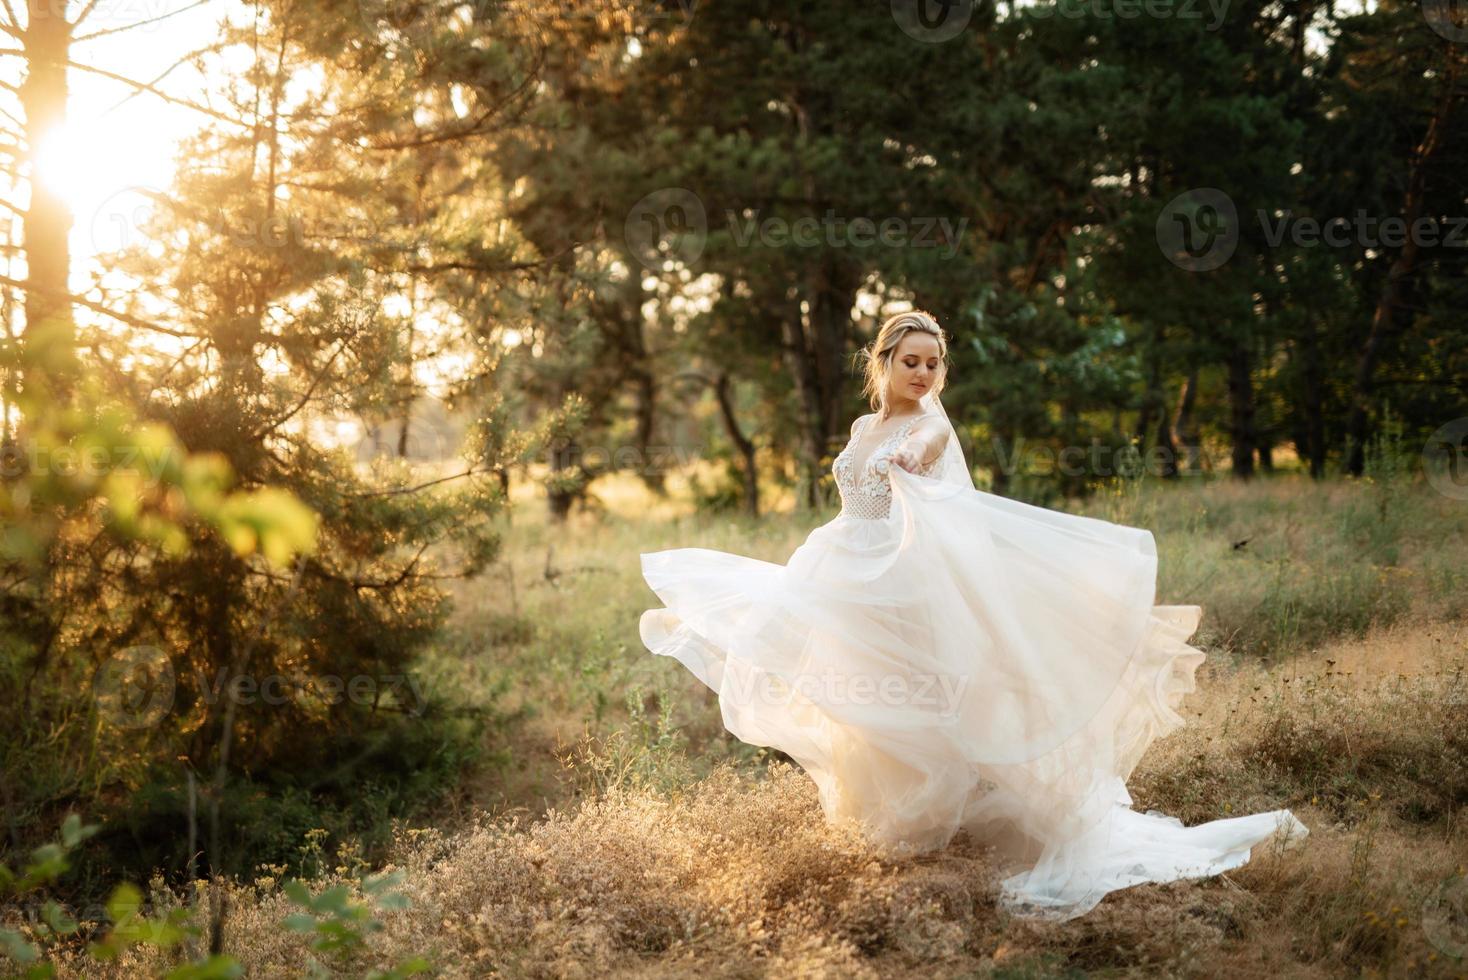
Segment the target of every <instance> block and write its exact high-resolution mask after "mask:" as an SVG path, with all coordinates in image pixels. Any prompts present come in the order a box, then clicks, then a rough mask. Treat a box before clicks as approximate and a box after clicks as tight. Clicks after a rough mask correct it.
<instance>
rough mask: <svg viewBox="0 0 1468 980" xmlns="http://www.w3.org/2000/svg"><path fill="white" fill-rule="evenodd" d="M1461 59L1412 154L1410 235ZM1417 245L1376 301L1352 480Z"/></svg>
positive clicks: (1355, 400)
mask: <svg viewBox="0 0 1468 980" xmlns="http://www.w3.org/2000/svg"><path fill="white" fill-rule="evenodd" d="M1457 76H1458V58H1457V57H1456V55H1455V54H1454V53H1453V52H1451V51H1449V52H1448V56H1447V66H1446V71H1445V72H1444V75H1443V94H1442V98H1441V99H1440V100H1439V101H1438V105H1437V110H1436V111H1435V112H1434V113H1433V116H1432V119H1431V121H1430V122H1429V123H1428V124H1427V133H1426V135H1425V136H1423V138H1422V142H1421V143H1420V144H1419V145H1418V146H1417V148H1416V149H1415V150H1414V151H1413V152H1412V159H1411V161H1410V162H1409V163H1408V173H1407V191H1406V194H1405V195H1404V196H1403V198H1402V221H1403V223H1404V224H1405V226H1406V227H1407V228H1408V229H1409V230H1410V229H1411V228H1412V227H1413V225H1415V224H1416V222H1417V220H1418V219H1419V218H1421V217H1422V212H1423V208H1424V206H1425V199H1426V183H1427V166H1428V164H1429V163H1430V162H1431V160H1432V157H1433V155H1434V154H1435V153H1436V152H1437V150H1438V147H1439V146H1441V145H1442V132H1443V128H1444V127H1445V126H1446V125H1447V120H1448V116H1449V114H1450V113H1451V112H1452V110H1453V103H1454V101H1455V100H1456V98H1457V93H1456V91H1455V90H1456V87H1457V81H1458V78H1457ZM1417 258H1418V242H1417V238H1416V236H1415V235H1412V234H1410V233H1409V234H1408V235H1407V236H1406V240H1405V241H1404V242H1403V243H1402V250H1401V251H1400V252H1398V253H1397V257H1396V258H1395V259H1394V260H1393V261H1392V264H1391V268H1390V269H1389V270H1388V271H1387V276H1386V284H1385V285H1384V286H1382V290H1381V295H1380V297H1378V299H1377V303H1376V311H1375V313H1374V314H1373V315H1372V317H1371V332H1370V333H1369V334H1367V336H1366V343H1365V344H1364V345H1362V347H1361V353H1360V356H1359V357H1358V358H1357V360H1356V377H1355V386H1354V390H1353V392H1352V396H1353V397H1352V405H1351V415H1350V419H1349V420H1348V422H1347V424H1346V439H1347V444H1348V453H1349V456H1348V459H1347V463H1346V468H1347V469H1348V470H1349V472H1350V473H1351V475H1352V476H1360V475H1361V472H1362V471H1363V470H1364V469H1365V468H1366V438H1367V434H1368V433H1367V429H1368V424H1369V421H1370V415H1371V407H1372V405H1371V402H1372V390H1373V388H1374V382H1375V377H1376V364H1377V361H1379V360H1380V359H1381V354H1382V350H1383V348H1384V346H1385V344H1386V343H1387V341H1388V340H1389V339H1390V338H1391V337H1392V336H1393V335H1394V334H1395V333H1396V332H1397V330H1398V329H1399V327H1400V326H1401V324H1400V322H1399V321H1400V320H1401V319H1402V317H1403V316H1410V312H1409V311H1407V310H1406V309H1404V306H1405V303H1404V298H1405V297H1404V294H1405V290H1406V287H1407V281H1408V279H1410V278H1411V276H1412V274H1413V272H1414V271H1415V270H1416V267H1417Z"/></svg>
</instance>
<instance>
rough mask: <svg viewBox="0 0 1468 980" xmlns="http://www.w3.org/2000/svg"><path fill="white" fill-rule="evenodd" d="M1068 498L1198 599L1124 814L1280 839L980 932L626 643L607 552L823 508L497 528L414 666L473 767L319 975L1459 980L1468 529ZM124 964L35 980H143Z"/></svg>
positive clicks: (409, 834)
mask: <svg viewBox="0 0 1468 980" xmlns="http://www.w3.org/2000/svg"><path fill="white" fill-rule="evenodd" d="M1086 510H1087V512H1089V513H1093V514H1098V515H1099V516H1105V517H1108V518H1109V519H1113V520H1121V521H1124V522H1126V523H1131V524H1137V525H1141V526H1146V527H1150V528H1153V529H1154V530H1155V532H1156V534H1157V538H1158V543H1159V546H1160V549H1161V553H1162V562H1161V571H1162V580H1161V582H1160V584H1159V594H1158V601H1159V602H1163V603H1167V602H1197V603H1199V604H1201V605H1203V606H1204V608H1205V620H1204V626H1203V629H1202V630H1201V631H1200V635H1199V637H1197V638H1195V642H1197V643H1199V645H1201V646H1203V647H1205V648H1206V649H1207V651H1208V653H1209V659H1208V661H1207V662H1206V663H1205V664H1204V665H1203V666H1202V667H1201V668H1200V670H1199V673H1198V690H1197V692H1196V693H1195V694H1193V695H1191V696H1190V697H1189V698H1188V700H1187V701H1185V702H1184V706H1183V710H1184V713H1185V714H1186V715H1187V716H1188V720H1189V724H1188V725H1187V726H1185V727H1184V728H1182V729H1181V730H1179V731H1177V732H1175V733H1174V734H1173V735H1172V736H1170V737H1168V738H1166V739H1164V740H1162V741H1160V742H1158V743H1157V744H1156V745H1154V746H1153V747H1152V749H1151V750H1150V751H1149V752H1148V754H1147V755H1146V756H1145V757H1144V759H1143V760H1142V763H1141V765H1140V767H1139V768H1138V770H1137V772H1136V774H1135V775H1134V776H1133V778H1132V780H1131V789H1132V794H1133V797H1134V798H1135V801H1136V806H1137V808H1138V809H1147V808H1156V809H1160V810H1163V811H1165V812H1168V813H1173V814H1176V815H1178V816H1179V817H1180V818H1181V819H1182V820H1183V821H1184V822H1185V823H1188V824H1193V823H1197V822H1200V821H1204V820H1210V819H1215V818H1219V817H1226V816H1230V815H1237V814H1242V813H1250V812H1258V811H1261V810H1269V809H1275V808H1278V807H1289V808H1291V809H1293V810H1294V812H1295V813H1296V815H1297V816H1299V817H1300V819H1301V820H1303V821H1304V822H1305V824H1306V825H1307V826H1308V827H1309V828H1310V830H1311V836H1310V837H1309V838H1308V839H1307V841H1306V842H1305V844H1304V846H1303V847H1300V848H1298V849H1292V850H1288V851H1285V852H1282V853H1266V851H1267V850H1268V848H1267V847H1261V848H1259V849H1256V852H1255V854H1254V860H1253V861H1252V862H1251V863H1250V864H1248V865H1246V866H1245V867H1243V868H1240V869H1238V870H1236V871H1232V872H1229V873H1227V874H1224V875H1220V876H1217V877H1215V878H1212V879H1207V880H1204V881H1198V882H1177V883H1172V884H1168V885H1144V886H1139V887H1135V888H1130V889H1125V890H1123V891H1121V892H1118V893H1114V894H1112V895H1111V896H1108V897H1107V898H1106V900H1105V901H1103V902H1102V903H1101V905H1100V906H1098V907H1097V908H1096V909H1095V910H1094V911H1093V912H1091V913H1090V914H1088V915H1086V916H1084V917H1082V918H1081V919H1078V920H1075V921H1072V922H1069V923H1063V924H1059V925H1047V924H1036V923H1026V922H1017V921H1011V920H1007V919H1006V918H1005V917H1004V916H1003V915H1002V914H1001V913H999V912H998V911H997V910H996V909H995V906H994V901H993V894H994V881H993V870H992V868H991V866H990V865H989V863H988V862H987V860H986V856H985V853H984V849H983V847H982V846H981V845H980V844H979V843H977V842H975V841H972V840H970V839H968V838H967V837H965V836H962V835H961V836H960V837H959V838H958V839H957V840H956V841H955V842H954V843H953V845H952V846H950V847H949V848H947V849H946V850H944V851H943V852H941V853H938V854H930V855H926V856H923V857H920V858H901V857H899V856H896V855H892V854H883V853H879V852H878V851H876V850H875V849H873V848H872V847H871V846H870V845H868V844H867V843H866V842H864V841H863V840H862V839H861V838H860V837H859V835H857V834H856V833H855V832H854V831H852V830H850V829H849V828H840V827H832V826H828V825H827V824H826V823H825V822H824V821H823V820H822V818H821V812H820V809H819V806H818V804H817V800H816V794H815V789H814V786H813V784H812V783H811V782H810V780H809V779H808V778H807V777H805V776H804V774H803V773H801V772H800V771H799V770H798V769H795V768H792V767H790V766H788V765H786V764H783V763H781V762H779V761H775V760H773V759H771V758H770V757H769V756H768V754H766V753H764V752H759V751H755V750H754V749H752V748H751V747H748V746H743V745H741V744H739V743H737V742H736V741H734V740H733V739H732V738H730V737H729V736H728V735H727V734H726V733H724V732H723V730H722V726H721V725H720V723H719V714H718V709H717V705H716V704H715V702H714V701H713V699H712V695H711V694H710V693H709V692H707V691H705V690H704V689H703V688H702V687H701V685H699V684H698V683H697V681H696V680H694V679H693V678H691V677H689V676H687V674H686V672H684V671H682V670H680V669H679V668H678V665H676V664H673V663H669V662H665V661H663V660H662V659H661V658H653V657H651V656H649V655H648V654H647V653H646V651H644V650H642V649H641V647H640V645H639V644H638V642H637V635H636V620H637V616H638V614H639V613H640V612H641V610H642V609H643V608H645V607H646V606H647V605H649V604H650V600H651V598H652V597H651V596H650V593H648V592H647V590H646V587H645V586H644V585H643V583H642V581H641V579H640V576H639V575H638V563H637V556H638V554H639V553H640V552H643V551H651V550H656V549H659V548H664V547H680V546H699V547H711V548H719V549H722V550H727V551H735V552H739V553H743V554H749V555H754V556H756V557H762V558H767V559H769V560H774V561H783V560H784V559H785V558H786V557H787V556H788V555H789V553H790V551H791V550H793V548H794V547H795V546H796V545H797V544H799V543H800V541H801V540H803V539H804V537H805V535H806V534H807V533H808V531H809V529H810V528H811V527H812V526H814V525H815V524H817V523H820V522H822V521H823V520H824V519H825V516H824V515H811V516H807V517H800V518H778V519H775V518H772V519H769V520H765V521H761V522H755V523H751V522H748V521H746V520H744V519H742V518H738V517H733V518H722V517H716V518H715V517H696V516H689V515H686V514H681V513H679V512H678V511H677V510H676V509H674V510H669V511H668V512H667V513H665V514H664V515H663V517H662V519H660V520H658V521H649V520H647V519H645V517H644V516H642V515H640V514H634V513H632V512H631V511H625V510H620V509H619V508H618V507H616V506H609V507H608V509H607V511H606V513H604V514H603V515H601V516H600V517H599V518H597V519H590V518H588V517H585V516H578V517H577V518H576V519H574V520H573V521H572V522H571V523H570V524H568V525H567V526H565V527H560V528H553V527H548V526H546V525H545V524H544V523H543V522H539V521H535V520H525V519H524V518H523V516H522V515H523V513H524V512H522V515H517V517H516V523H515V525H514V527H513V529H512V531H511V538H510V540H511V548H510V551H509V553H508V554H507V556H506V563H505V565H504V566H503V568H502V569H501V576H502V578H501V580H500V581H499V582H495V581H487V582H480V583H471V584H469V585H468V586H467V587H466V588H465V589H464V590H463V591H462V592H461V594H460V596H459V616H458V625H459V630H460V634H461V636H462V637H463V640H462V642H461V643H460V644H459V645H458V646H456V647H455V648H453V649H445V650H444V651H441V656H440V657H439V658H438V659H437V660H436V661H435V662H434V667H433V669H434V670H436V671H438V672H439V673H440V674H441V675H443V678H444V679H448V680H451V681H452V682H453V683H455V684H457V685H459V687H460V688H461V689H463V690H465V691H466V692H471V693H472V692H474V691H495V692H497V693H496V696H497V697H499V698H500V699H501V700H502V701H503V704H504V706H505V708H506V710H507V711H508V712H509V715H510V717H513V718H514V719H516V721H515V724H514V725H513V726H512V727H511V728H510V729H508V730H506V731H503V732H500V733H498V734H497V735H496V736H495V737H496V738H498V739H500V740H502V741H501V742H500V743H499V744H497V745H496V746H495V748H496V749H498V750H500V751H501V752H502V756H503V758H504V759H505V762H504V763H503V765H502V766H500V767H499V768H496V769H492V770H487V771H484V772H480V773H471V774H466V779H465V788H464V792H463V794H462V796H461V798H460V800H459V801H458V804H457V809H456V811H453V812H448V811H446V812H444V813H441V814H437V815H435V816H434V817H433V818H432V819H431V820H428V821H420V822H427V823H429V824H431V825H432V826H431V827H427V828H423V829H415V830H407V829H401V828H400V829H399V832H398V834H397V835H396V838H397V845H396V848H395V852H396V853H395V855H394V858H393V863H394V865H395V866H396V867H397V868H400V869H401V870H402V871H404V873H405V875H406V882H405V885H404V891H405V893H406V894H407V896H408V897H409V898H410V899H411V906H410V907H409V908H407V909H406V910H402V911H396V912H384V913H383V914H382V922H383V923H384V926H385V927H384V929H383V930H382V931H381V932H379V933H377V934H375V935H373V936H371V937H370V939H369V944H368V946H367V948H366V950H365V951H364V952H363V953H362V954H360V955H359V956H357V957H356V958H354V959H352V960H350V961H347V962H343V963H338V964H336V965H335V966H334V969H335V971H336V972H337V975H342V976H358V975H362V974H364V973H366V972H367V971H368V970H369V969H370V968H373V967H376V968H386V967H388V966H390V965H391V964H393V963H397V962H400V961H402V960H403V959H404V958H406V957H407V956H409V955H410V954H413V953H426V954H430V955H432V956H433V957H434V958H435V961H436V962H437V963H438V965H439V970H440V972H441V975H443V976H453V977H458V976H509V977H522V976H523V977H563V976H592V975H609V976H638V977H643V976H648V977H663V976H668V977H672V976H678V977H683V976H687V975H690V974H705V975H708V976H710V977H744V976H765V975H771V976H781V977H784V976H802V977H822V976H830V977H887V976H899V977H902V976H915V977H916V976H921V977H924V978H928V977H935V976H942V977H948V976H986V977H988V976H992V977H1003V978H1021V977H1062V976H1082V975H1085V976H1090V975H1101V976H1147V977H1151V976H1180V977H1192V976H1210V977H1211V976H1249V977H1253V976H1270V975H1277V976H1282V977H1316V976H1319V977H1327V976H1328V977H1336V976H1342V975H1351V976H1382V977H1418V976H1426V977H1464V976H1468V959H1464V958H1454V957H1453V956H1452V955H1450V954H1452V953H1459V954H1461V955H1464V956H1468V916H1464V915H1461V914H1460V915H1459V917H1458V918H1456V919H1452V918H1443V917H1442V916H1441V915H1440V914H1439V915H1437V916H1436V917H1434V915H1435V913H1438V912H1440V911H1441V907H1440V906H1439V905H1438V904H1437V903H1436V899H1437V896H1438V895H1439V892H1440V889H1441V888H1442V887H1443V885H1444V884H1445V883H1453V882H1457V883H1458V884H1459V887H1460V892H1459V894H1460V895H1468V884H1463V882H1464V880H1465V879H1464V875H1465V873H1468V832H1465V827H1464V813H1465V804H1468V679H1465V676H1464V668H1465V665H1468V617H1465V611H1468V607H1465V603H1468V599H1465V598H1464V595H1463V593H1464V592H1468V590H1463V589H1461V585H1462V584H1463V572H1462V570H1461V569H1459V568H1458V565H1457V562H1458V556H1460V555H1461V554H1463V553H1464V549H1463V547H1462V545H1463V543H1464V540H1465V538H1468V512H1465V510H1464V509H1463V508H1462V507H1461V505H1458V504H1456V503H1455V502H1452V501H1446V500H1445V499H1444V498H1439V497H1436V496H1435V495H1433V494H1431V493H1430V492H1428V491H1425V490H1424V489H1423V488H1422V487H1420V486H1417V487H1413V486H1399V485H1393V486H1389V487H1386V488H1382V487H1379V486H1375V485H1370V484H1368V485H1366V486H1357V487H1353V486H1343V485H1340V484H1326V485H1321V486H1316V485H1312V484H1310V483H1309V482H1308V481H1286V480H1280V481H1273V482H1271V481H1263V482H1260V483H1257V484H1256V485H1254V486H1252V487H1236V486H1233V485H1230V484H1207V485H1204V484H1199V485H1195V486H1188V487H1183V488H1173V489H1172V490H1170V491H1166V492H1160V493H1158V492H1153V491H1152V490H1143V491H1140V492H1130V491H1128V492H1123V493H1119V494H1114V495H1109V496H1106V497H1100V498H1097V499H1096V500H1093V501H1092V502H1090V503H1089V504H1088V505H1087V507H1086ZM1381 521H1386V522H1387V523H1386V524H1381V523H1380V522H1381ZM1383 528H1385V530H1383ZM1244 539H1248V542H1247V544H1244V545H1242V546H1241V547H1235V544H1236V543H1237V542H1239V541H1241V540H1244ZM512 583H513V585H512ZM629 691H630V692H632V693H633V697H632V698H630V699H628V698H626V697H625V695H626V694H627V693H628V692H629ZM345 874H346V872H345V869H343V872H342V873H341V874H339V875H337V876H330V877H328V878H327V879H326V880H324V881H323V882H321V883H320V885H321V886H325V885H327V884H330V883H332V882H334V881H337V880H346V881H351V880H352V879H351V878H349V877H343V875H345ZM229 889H230V893H231V896H232V903H231V915H230V919H229V923H228V931H227V942H226V950H227V951H228V952H230V953H231V954H233V955H234V956H236V957H237V958H238V959H239V960H240V961H241V962H242V963H243V964H245V966H246V968H247V970H248V971H249V975H251V976H276V975H295V974H298V973H299V972H300V964H301V963H302V961H303V957H304V956H305V955H306V950H305V946H304V942H303V940H301V939H300V938H298V937H296V936H294V935H292V934H289V933H286V932H284V931H283V930H282V929H281V928H280V925H279V922H280V919H281V918H282V917H283V916H284V915H285V914H286V913H288V912H289V911H291V908H290V906H289V903H288V902H286V901H285V899H284V897H283V896H282V894H281V893H280V889H279V884H278V883H277V882H274V881H272V880H270V879H262V880H261V881H260V882H258V883H253V884H245V883H233V884H231V885H229ZM158 897H159V899H160V900H161V901H162V902H164V903H166V902H167V901H168V898H167V896H166V895H163V894H161V893H160V894H159V896H158ZM1458 912H1459V913H1464V912H1468V908H1464V907H1462V906H1460V907H1459V908H1458ZM136 955H137V957H138V958H136V959H134V960H133V961H131V962H129V963H124V964H121V965H114V966H111V967H106V968H104V967H102V966H100V965H98V964H96V963H91V962H86V961H84V960H79V959H73V960H71V961H69V962H68V963H67V964H65V965H64V967H63V970H62V975H63V976H89V977H90V976H99V977H105V976H118V977H122V976H136V975H148V974H152V973H157V972H159V969H160V967H161V963H160V962H158V961H148V960H146V959H144V958H142V954H136Z"/></svg>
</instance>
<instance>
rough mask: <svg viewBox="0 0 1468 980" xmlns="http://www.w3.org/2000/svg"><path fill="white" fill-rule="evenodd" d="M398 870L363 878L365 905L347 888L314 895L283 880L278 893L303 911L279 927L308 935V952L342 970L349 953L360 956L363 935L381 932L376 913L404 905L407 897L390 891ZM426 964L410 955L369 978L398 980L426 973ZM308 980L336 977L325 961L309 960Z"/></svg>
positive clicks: (294, 882) (350, 956)
mask: <svg viewBox="0 0 1468 980" xmlns="http://www.w3.org/2000/svg"><path fill="white" fill-rule="evenodd" d="M402 880H403V872H402V871H393V872H389V873H385V874H376V875H369V876H368V877H367V878H365V879H363V880H362V883H361V888H362V892H363V893H364V894H365V895H366V896H367V898H368V899H369V900H370V901H356V900H354V899H353V898H352V890H351V888H350V887H349V886H348V885H345V884H337V885H332V886H330V887H328V888H326V889H325V890H323V891H322V892H320V893H319V894H316V895H313V894H311V891H310V889H309V888H308V887H307V886H306V884H305V883H304V882H302V881H300V880H295V879H293V880H291V881H287V882H286V883H285V884H284V885H283V886H282V890H283V891H284V892H285V894H286V896H287V897H288V898H290V900H291V901H292V902H294V903H295V904H296V905H298V906H300V907H301V908H302V909H303V911H301V912H294V913H292V914H290V915H288V916H286V917H285V920H284V925H285V927H286V928H287V929H290V930H291V931H293V932H299V933H304V934H306V935H309V936H310V937H311V949H312V950H313V951H315V952H317V953H321V954H323V956H324V959H325V960H326V961H327V962H330V963H335V964H337V965H338V966H346V965H348V964H350V963H351V962H352V959H353V956H354V954H357V953H359V952H361V950H362V949H363V947H364V946H365V945H366V942H367V934H368V933H372V932H378V931H380V930H381V929H382V928H383V924H382V921H381V920H380V919H379V918H378V917H377V916H376V914H375V909H387V910H397V909H404V908H407V907H408V899H407V897H406V896H404V895H403V894H402V893H401V892H396V891H390V889H391V888H393V887H394V886H396V885H399V884H401V883H402ZM430 968H431V965H430V963H429V961H428V959H427V958H426V957H423V956H412V957H409V958H408V959H406V960H404V961H403V962H401V963H399V964H397V965H396V966H393V967H392V968H390V969H388V970H384V971H379V970H372V971H369V972H368V973H367V974H366V976H367V977H368V978H369V980H399V978H402V977H411V976H416V975H417V974H419V973H426V972H428V971H429V970H430ZM305 975H306V976H309V977H323V978H324V977H332V976H335V975H336V973H335V972H333V970H331V969H330V968H328V966H327V964H326V963H323V962H321V961H319V960H316V959H312V960H310V961H309V962H308V964H307V970H306V973H305Z"/></svg>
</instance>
